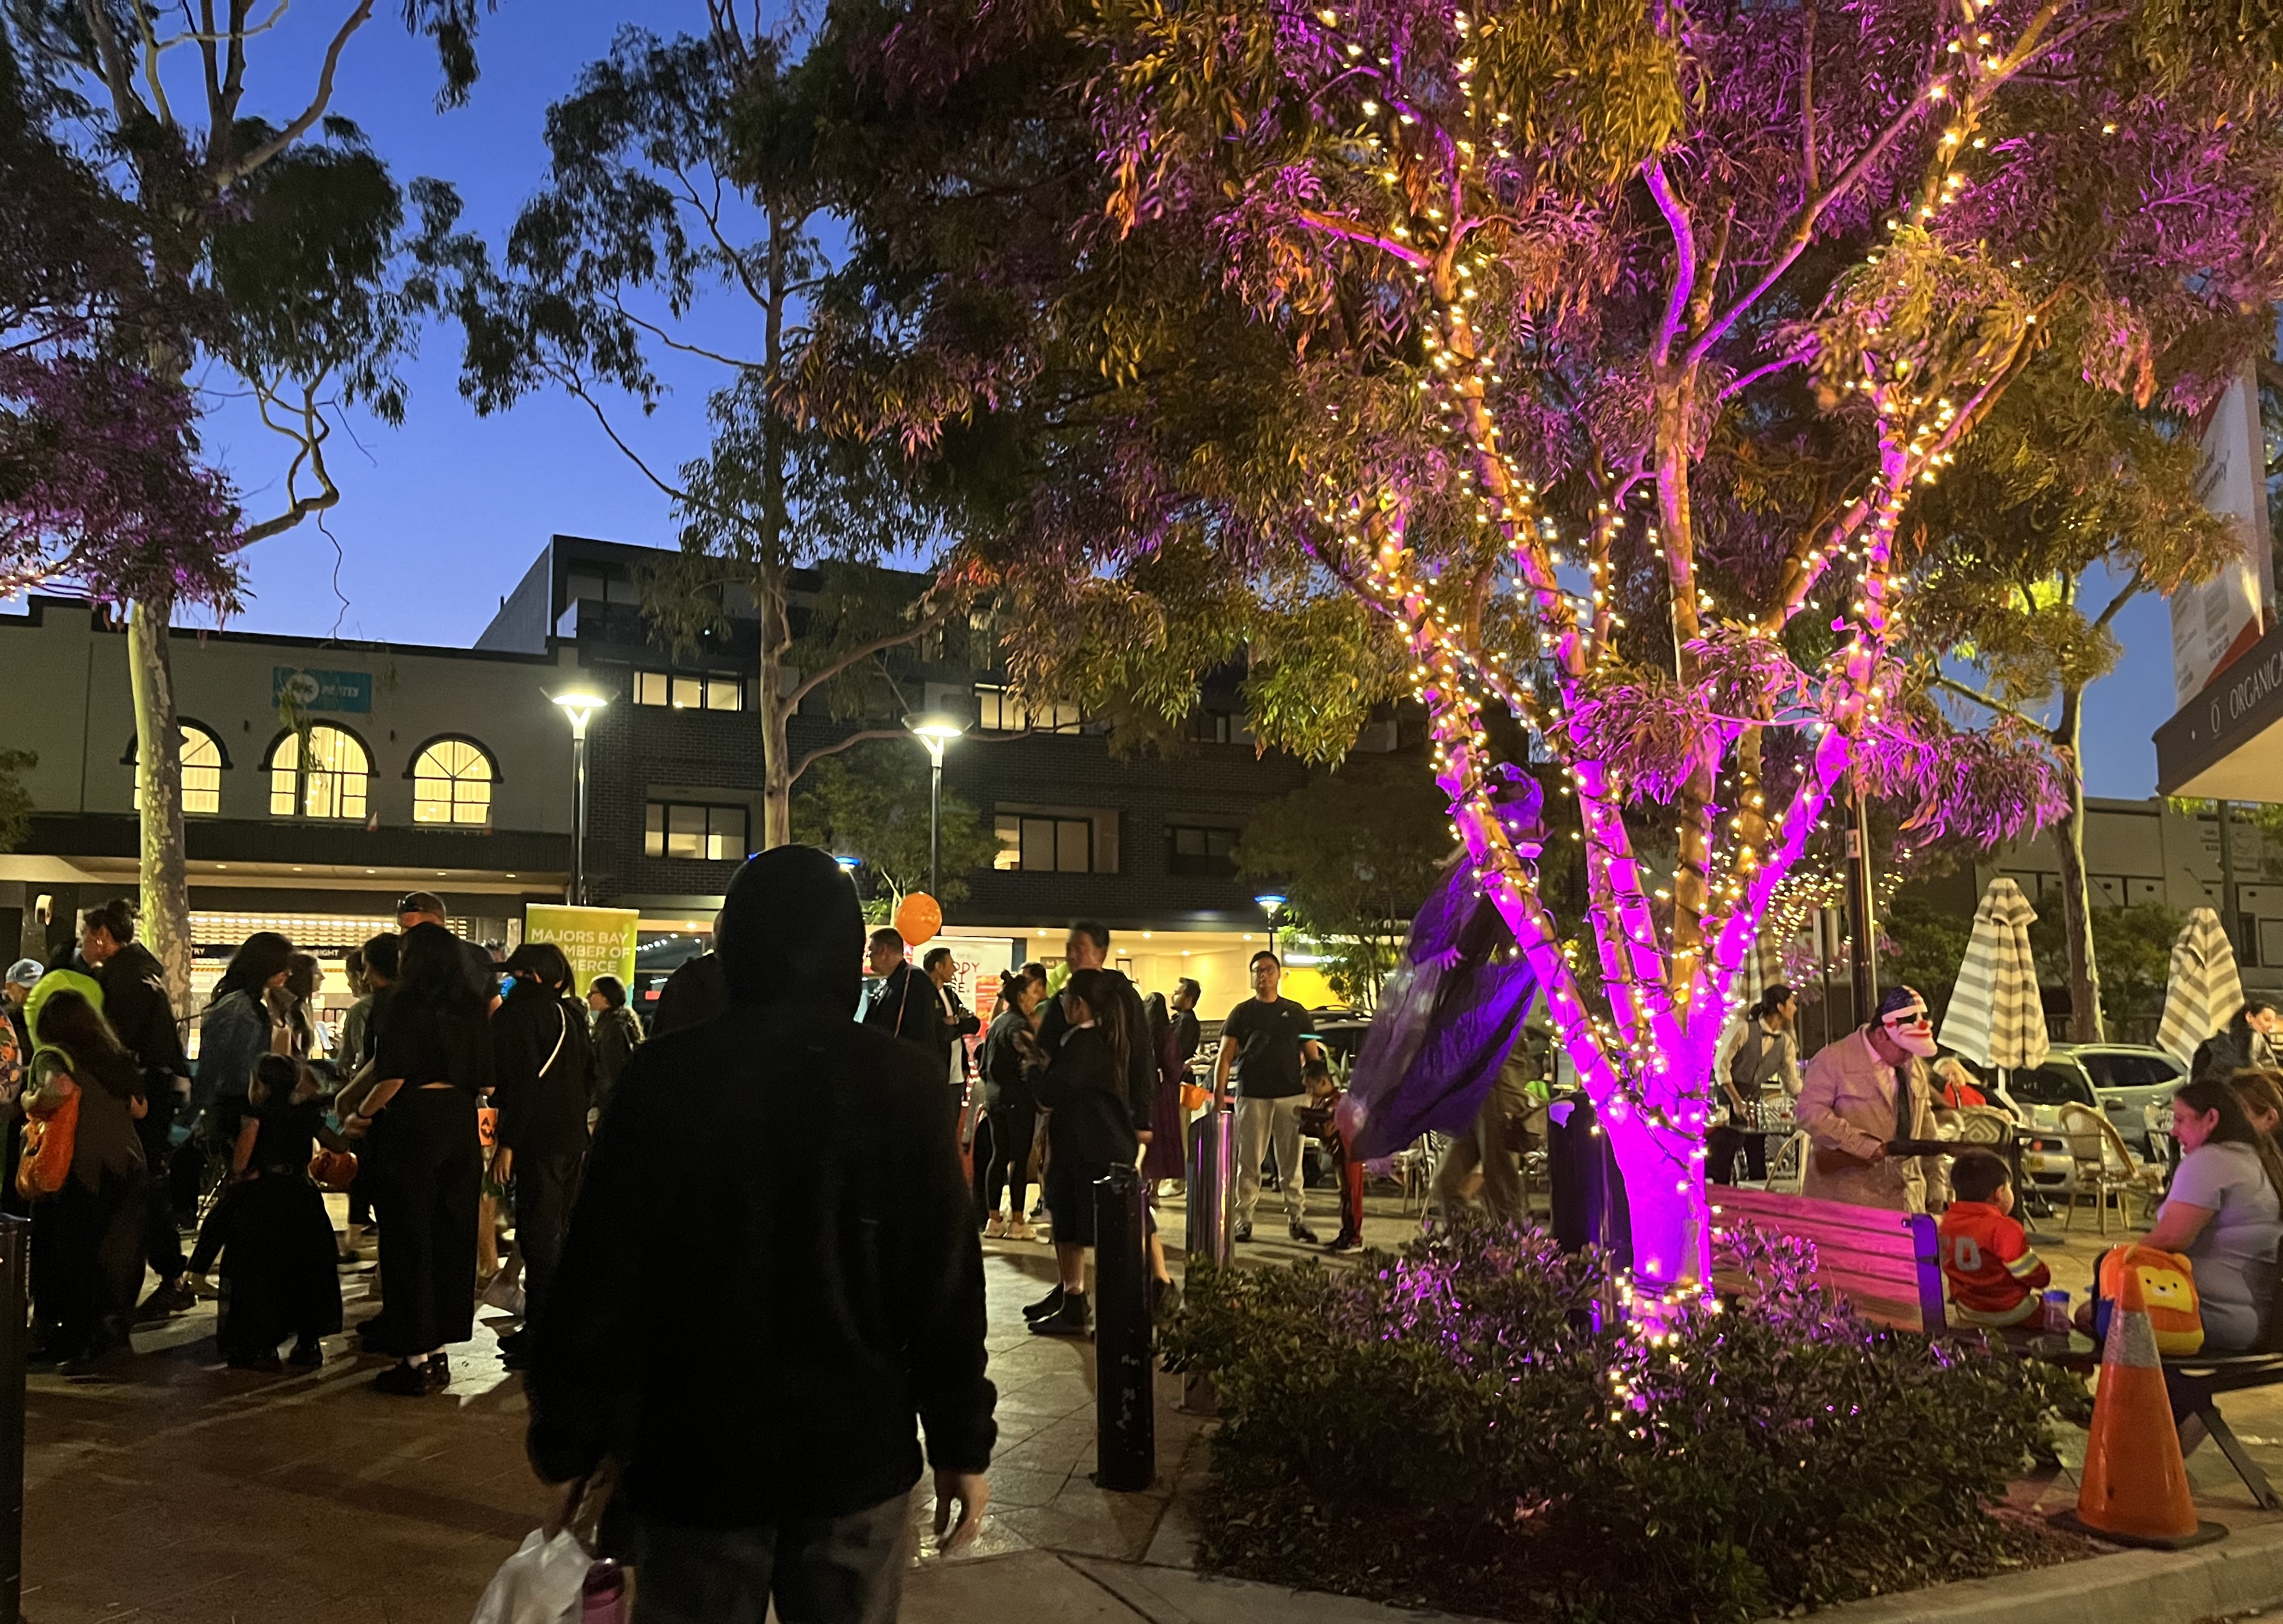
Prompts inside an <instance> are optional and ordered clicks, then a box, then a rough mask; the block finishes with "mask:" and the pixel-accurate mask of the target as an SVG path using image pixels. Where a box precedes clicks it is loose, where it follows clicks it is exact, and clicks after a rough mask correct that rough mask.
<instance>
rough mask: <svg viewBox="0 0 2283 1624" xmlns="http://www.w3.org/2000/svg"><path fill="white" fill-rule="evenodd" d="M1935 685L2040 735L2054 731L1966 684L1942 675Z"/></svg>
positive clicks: (2024, 712)
mask: <svg viewBox="0 0 2283 1624" xmlns="http://www.w3.org/2000/svg"><path fill="white" fill-rule="evenodd" d="M1934 685H1935V686H1936V687H1937V688H1941V689H1944V690H1946V691H1949V692H1951V693H1954V694H1956V695H1958V697H1959V698H1960V699H1971V700H1973V701H1974V702H1975V704H1976V705H1979V706H1981V707H1983V708H1984V709H1985V710H1991V711H1995V712H1997V713H1998V714H1999V715H2001V716H2011V717H2012V718H2013V719H2014V721H2016V722H2024V723H2026V724H2028V725H2029V726H2030V727H2033V728H2035V729H2037V730H2038V732H2040V733H2045V732H2050V731H2052V730H2051V729H2050V728H2049V727H2047V726H2046V724H2045V722H2041V721H2039V720H2038V718H2037V717H2035V716H2032V715H2031V714H2030V713H2029V712H2027V711H2025V710H2023V709H2022V708H2021V707H2019V706H2014V705H2008V704H2006V701H2005V700H2003V699H1991V697H1990V696H1989V695H1988V694H1986V693H1983V691H1981V690H1980V689H1978V688H1969V687H1967V685H1966V684H1965V683H1960V682H1954V681H1952V679H1951V678H1949V677H1947V676H1943V675H1936V677H1935V679H1934Z"/></svg>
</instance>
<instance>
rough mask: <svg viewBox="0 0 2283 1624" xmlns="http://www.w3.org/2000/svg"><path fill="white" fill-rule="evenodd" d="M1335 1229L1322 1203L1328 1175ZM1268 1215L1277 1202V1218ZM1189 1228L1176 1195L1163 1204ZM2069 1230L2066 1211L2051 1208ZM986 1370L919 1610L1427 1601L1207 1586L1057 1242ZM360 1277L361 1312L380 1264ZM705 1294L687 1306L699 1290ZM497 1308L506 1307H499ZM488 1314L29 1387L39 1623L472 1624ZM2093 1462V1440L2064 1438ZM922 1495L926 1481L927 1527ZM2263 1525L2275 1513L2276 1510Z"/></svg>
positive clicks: (488, 1457)
mask: <svg viewBox="0 0 2283 1624" xmlns="http://www.w3.org/2000/svg"><path fill="white" fill-rule="evenodd" d="M1312 1193H1313V1192H1312ZM1274 1199H1275V1198H1274V1194H1273V1193H1271V1194H1270V1195H1269V1196H1268V1197H1267V1198H1266V1199H1265V1200H1264V1202H1263V1207H1262V1213H1261V1222H1260V1223H1259V1226H1258V1228H1259V1233H1260V1234H1261V1236H1262V1237H1263V1239H1262V1240H1261V1241H1260V1242H1259V1243H1258V1244H1256V1245H1251V1246H1247V1247H1245V1248H1243V1253H1242V1255H1243V1257H1244V1258H1245V1259H1246V1260H1247V1261H1257V1262H1262V1263H1267V1262H1288V1261H1294V1260H1297V1259H1298V1258H1300V1257H1303V1256H1307V1255H1313V1254H1315V1249H1312V1248H1307V1247H1304V1246H1300V1245H1295V1244H1293V1243H1290V1242H1289V1241H1287V1240H1285V1239H1284V1238H1283V1231H1284V1225H1283V1222H1282V1213H1281V1211H1274V1209H1273V1207H1272V1204H1273V1203H1274ZM1313 1203H1314V1205H1315V1206H1317V1208H1318V1212H1317V1214H1316V1216H1317V1218H1318V1220H1319V1227H1320V1228H1321V1230H1322V1231H1323V1233H1325V1234H1326V1235H1327V1236H1329V1233H1330V1231H1331V1229H1332V1227H1333V1226H1332V1225H1331V1223H1330V1222H1328V1221H1327V1220H1328V1218H1329V1202H1328V1200H1326V1199H1325V1198H1323V1197H1322V1196H1321V1193H1313ZM1272 1214H1273V1216H1272ZM1161 1215H1162V1216H1163V1217H1164V1218H1165V1220H1166V1221H1167V1228H1168V1230H1169V1238H1170V1239H1172V1240H1173V1241H1174V1242H1175V1243H1176V1245H1178V1242H1179V1240H1180V1210H1179V1203H1178V1202H1177V1201H1175V1202H1170V1203H1168V1204H1167V1206H1165V1208H1163V1209H1162V1212H1161ZM2044 1227H2045V1228H2046V1229H2048V1230H2052V1231H2053V1234H2054V1235H2055V1236H2056V1237H2057V1241H2056V1244H2054V1245H2049V1246H2047V1247H2045V1248H2044V1250H2045V1253H2046V1254H2047V1255H2048V1257H2049V1258H2050V1259H2051V1261H2053V1263H2054V1265H2055V1273H2056V1276H2057V1277H2059V1278H2061V1280H2062V1281H2063V1282H2064V1283H2067V1284H2082V1282H2083V1280H2084V1277H2085V1276H2086V1275H2087V1274H2088V1273H2089V1272H2090V1267H2091V1261H2092V1255H2093V1253H2094V1252H2095V1251H2096V1250H2097V1249H2098V1247H2099V1246H2100V1245H2102V1244H2106V1243H2104V1242H2102V1241H2101V1240H2100V1238H2099V1237H2097V1236H2092V1235H2089V1234H2087V1233H2086V1231H2085V1228H2084V1222H2083V1221H2082V1219H2081V1220H2080V1222H2079V1225H2078V1230H2077V1234H2076V1235H2075V1236H2073V1237H2070V1238H2066V1239H2065V1240H2061V1239H2058V1237H2059V1226H2058V1224H2057V1223H2056V1224H2053V1225H2048V1226H2044ZM1416 1228H1417V1220H1416V1216H1415V1214H1410V1213H1407V1212H1406V1211H1405V1210H1404V1209H1403V1206H1402V1203H1401V1202H1400V1200H1399V1198H1397V1197H1395V1196H1393V1195H1392V1194H1390V1195H1388V1196H1385V1197H1381V1196H1379V1195H1376V1194H1375V1196H1374V1197H1373V1198H1372V1199H1371V1202H1370V1217H1369V1219H1368V1221H1367V1236H1368V1238H1370V1240H1371V1241H1372V1243H1373V1244H1374V1245H1386V1246H1392V1245H1398V1244H1399V1243H1400V1242H1401V1241H1402V1240H1403V1239H1404V1238H1407V1237H1408V1236H1409V1235H1411V1234H1414V1233H1415V1232H1416ZM985 1250H986V1279H987V1281H988V1284H989V1290H990V1302H991V1325H992V1338H991V1357H992V1368H991V1373H992V1376H993V1379H994V1380H995V1381H996V1382H997V1383H998V1385H999V1394H1000V1399H999V1425H1000V1444H999V1452H998V1455H997V1457H996V1459H995V1460H994V1461H993V1467H992V1474H991V1476H992V1488H993V1505H992V1511H991V1515H990V1518H989V1519H988V1520H987V1523H986V1530H985V1534H984V1536H983V1538H982V1540H981V1542H979V1544H978V1547H977V1548H976V1550H974V1551H972V1552H971V1553H967V1554H963V1555H962V1556H960V1557H958V1558H951V1559H948V1560H947V1559H943V1558H939V1557H937V1556H935V1555H934V1554H933V1553H932V1551H931V1550H929V1549H928V1548H927V1542H926V1541H924V1540H920V1541H917V1542H916V1555H915V1558H914V1564H915V1565H914V1571H913V1573H912V1576H911V1581H910V1589H909V1593H908V1599H907V1603H906V1607H905V1614H904V1616H905V1617H906V1619H907V1620H914V1621H915V1624H954V1620H975V1619H979V1618H987V1617H993V1616H1010V1617H1019V1618H1021V1619H1022V1620H1024V1624H1065V1621H1068V1624H1079V1621H1080V1620H1084V1621H1087V1624H1285V1621H1286V1620H1291V1621H1292V1624H1298V1621H1299V1620H1311V1621H1313V1624H1370V1621H1372V1620H1382V1621H1384V1620H1396V1619H1416V1618H1418V1617H1419V1616H1420V1615H1416V1614H1401V1613H1393V1612H1390V1611H1389V1610H1387V1609H1383V1608H1378V1607H1375V1606H1372V1605H1370V1604H1365V1603H1360V1602H1352V1601H1347V1600H1344V1599H1340V1598H1333V1597H1316V1596H1306V1597H1295V1596H1293V1595H1292V1594H1291V1593H1290V1592H1286V1591H1282V1590H1278V1589H1274V1588H1272V1587H1267V1586H1258V1585H1243V1584H1234V1583H1228V1582H1224V1581H1212V1580H1205V1579H1201V1578H1199V1577H1198V1576H1197V1575H1196V1574H1195V1573H1192V1572H1190V1571H1189V1569H1188V1563H1189V1550H1190V1544H1191V1539H1192V1532H1191V1525H1190V1523H1189V1520H1188V1518H1189V1513H1188V1509H1187V1505H1186V1503H1185V1496H1184V1495H1183V1494H1182V1493H1181V1492H1180V1491H1181V1490H1182V1489H1183V1487H1184V1486H1185V1483H1186V1486H1187V1487H1191V1488H1193V1487H1195V1484H1196V1480H1197V1478H1198V1477H1199V1475H1200V1474H1201V1473H1202V1471H1203V1467H1204V1425H1205V1424H1204V1422H1202V1421H1201V1420H1199V1419H1198V1418H1196V1417H1190V1416H1187V1415H1184V1414H1182V1413H1181V1411H1180V1409H1179V1407H1178V1406H1179V1402H1180V1388H1179V1384H1178V1383H1177V1382H1176V1381H1174V1380H1173V1378H1165V1377H1160V1378H1158V1383H1159V1385H1158V1405H1157V1447H1158V1477H1157V1484H1156V1486H1155V1487H1153V1488H1152V1489H1151V1490H1150V1491H1149V1493H1147V1494H1140V1495H1113V1494H1107V1493H1104V1492H1103V1491H1102V1490H1100V1489H1097V1488H1096V1487H1095V1485H1094V1483H1093V1482H1092V1480H1091V1478H1090V1475H1089V1474H1090V1473H1091V1472H1092V1470H1093V1467H1094V1442H1095V1419H1094V1372H1093V1356H1092V1348H1091V1347H1090V1346H1089V1345H1087V1344H1086V1343H1082V1342H1072V1341H1068V1340H1063V1339H1046V1338H1038V1337H1032V1336H1030V1335H1028V1334H1027V1333H1026V1332H1025V1331H1024V1330H1023V1329H1022V1320H1021V1316H1020V1314H1019V1312H1018V1309H1019V1307H1020V1305H1021V1304H1022V1303H1024V1302H1025V1301H1028V1300H1031V1299H1032V1298H1034V1297H1036V1296H1038V1295H1040V1293H1041V1292H1043V1291H1044V1290H1045V1289H1046V1287H1047V1285H1048V1284H1050V1283H1051V1280H1052V1277H1053V1263H1052V1253H1051V1250H1050V1249H1049V1248H1048V1247H1047V1246H1044V1245H1029V1244H1022V1243H1013V1242H1003V1241H992V1242H987V1243H986V1248H985ZM364 1278H366V1277H354V1276H352V1277H345V1280H346V1281H347V1283H348V1285H347V1289H348V1291H349V1293H350V1296H351V1305H350V1318H351V1320H352V1321H355V1319H357V1318H360V1317H362V1314H363V1313H364V1312H365V1311H366V1308H365V1304H364V1301H363V1285H362V1281H363V1279H364ZM696 1307H697V1305H693V1309H695V1308H696ZM481 1318H482V1319H486V1320H490V1319H496V1316H489V1315H486V1316H481ZM492 1338H493V1328H492V1326H491V1325H490V1324H483V1325H481V1328H480V1329H479V1333H478V1337H477V1339H476V1341H475V1342H473V1343H471V1344H470V1345H469V1346H468V1347H464V1348H463V1349H460V1350H456V1357H455V1359H454V1362H453V1378H454V1379H453V1383H452V1386H451V1388H450V1390H449V1392H448V1394H445V1395H443V1396H440V1397H435V1398H431V1399H427V1400H423V1401H408V1400H403V1399H396V1398H387V1397H383V1396H381V1395H378V1394H374V1393H372V1392H370V1390H369V1389H368V1388H367V1386H366V1385H365V1384H366V1383H367V1381H368V1380H369V1379H370V1377H371V1376H372V1375H373V1374H374V1373H375V1372H376V1371H377V1370H379V1369H380V1368H381V1362H380V1361H378V1360H375V1359H360V1358H357V1357H355V1356H354V1355H352V1354H351V1353H349V1352H348V1351H347V1350H348V1349H349V1348H351V1347H353V1346H354V1338H350V1337H344V1338H340V1339H335V1340H334V1341H333V1342H332V1343H331V1345H330V1347H331V1350H332V1352H333V1357H332V1358H331V1360H330V1361H329V1362H328V1363H327V1364H326V1365H325V1367H324V1368H323V1370H319V1371H316V1372H314V1373H312V1374H309V1375H307V1376H289V1377H286V1378H262V1377H257V1376H252V1375H247V1374H244V1373H241V1372H237V1371H231V1370H226V1369H224V1368H222V1366H221V1364H220V1362H219V1360H218V1358H217V1356H216V1355H215V1351H214V1310H213V1308H212V1306H211V1305H210V1304H208V1305H203V1306H201V1307H200V1308H199V1309H198V1310H196V1311H195V1312H193V1313H192V1314H191V1315H189V1316H184V1317H183V1319H180V1320H177V1321H176V1322H175V1323H173V1324H171V1325H169V1326H168V1327H166V1328H164V1329H163V1330H161V1331H155V1332H146V1333H144V1334H142V1335H140V1336H138V1337H137V1339H136V1340H137V1346H138V1347H140V1348H142V1349H144V1352H143V1353H142V1354H141V1355H139V1356H138V1357H137V1358H136V1360H135V1361H134V1362H132V1363H131V1364H130V1365H129V1366H127V1367H125V1369H124V1371H123V1373H122V1375H121V1378H119V1379H116V1380H77V1381H66V1380H64V1379H61V1378H56V1377H51V1376H42V1377H36V1378H34V1379H33V1382H32V1384H31V1393H30V1398H29V1403H28V1410H29V1447H28V1452H27V1467H26V1493H27V1511H26V1527H25V1587H26V1589H25V1616H26V1618H27V1620H30V1621H31V1624H97V1620H100V1621H102V1624H311V1621H313V1620H323V1621H324V1624H462V1621H463V1620H465V1619H466V1618H467V1617H468V1615H469V1613H470V1612H471V1609H472V1608H473V1606H474V1604H475V1601H476V1598H477V1597H478V1596H479V1594H480V1593H481V1591H482V1589H483V1586H484V1583H485V1581H487V1579H488V1578H489V1576H490V1574H491V1573H492V1571H493V1570H494V1569H495V1567H496V1566H497V1565H499V1563H500V1562H501V1561H502V1560H503V1558H505V1557H506V1556H507V1555H508V1554H509V1553H510V1551H512V1550H514V1549H515V1547H516V1545H517V1544H518V1542H520V1541H521V1539H522V1538H523V1536H524V1534H526V1533H527V1532H529V1530H530V1529H531V1528H533V1527H534V1526H536V1525H537V1523H538V1522H539V1520H540V1518H541V1515H542V1511H543V1509H544V1507H545V1505H546V1503H547V1495H546V1494H545V1492H544V1491H543V1490H542V1487H541V1486H540V1485H539V1484H538V1483H537V1482H535V1481H534V1480H533V1478H532V1476H531V1474H530V1472H529V1470H528V1469H527V1468H526V1465H525V1464H524V1458H523V1441H522V1440H523V1425H524V1402H523V1395H522V1389H521V1382H520V1378H517V1377H514V1376H510V1375H507V1374H505V1373H504V1372H503V1370H501V1368H500V1366H499V1362H498V1360H497V1358H496V1356H495V1354H494V1352H493V1341H492ZM2226 1409H2227V1413H2228V1414H2229V1415H2230V1417H2232V1419H2233V1421H2234V1423H2235V1425H2236V1428H2237V1430H2238V1432H2239V1433H2241V1434H2242V1435H2243V1437H2244V1440H2245V1441H2246V1443H2247V1444H2248V1445H2249V1446H2250V1448H2251V1449H2252V1451H2253V1452H2254V1454H2255V1455H2256V1456H2258V1457H2259V1458H2260V1460H2261V1461H2262V1462H2263V1464H2264V1465H2265V1466H2266V1468H2267V1470H2268V1471H2269V1472H2271V1473H2272V1474H2275V1475H2276V1476H2277V1477H2278V1478H2279V1480H2283V1395H2278V1394H2273V1393H2265V1394H2263V1393H2250V1394H2241V1395H2239V1396H2237V1397H2234V1398H2232V1399H2231V1400H2229V1401H2227V1403H2226ZM2063 1454H2064V1457H2065V1458H2066V1459H2069V1460H2071V1461H2073V1460H2074V1457H2075V1450H2074V1449H2072V1448H2064V1450H2063ZM2190 1466H2191V1473H2192V1476H2193V1479H2194V1480H2195V1483H2196V1486H2197V1490H2198V1494H2199V1497H2200V1498H2201V1499H2202V1500H2204V1501H2206V1502H2207V1503H2209V1506H2210V1508H2211V1514H2212V1515H2214V1516H2217V1517H2218V1518H2219V1519H2222V1520H2237V1519H2247V1520H2248V1519H2251V1503H2250V1499H2249V1496H2248V1494H2247V1493H2246V1492H2245V1491H2244V1489H2243V1488H2242V1486H2241V1485H2240V1483H2238V1482H2236V1480H2235V1479H2234V1477H2233V1474H2232V1472H2230V1471H2229V1470H2228V1467H2227V1464H2226V1463H2225V1460H2223V1459H2221V1458H2220V1456H2219V1455H2218V1452H2217V1450H2215V1449H2210V1448H2206V1449H2204V1450H2202V1451H2200V1452H2199V1454H2198V1455H2197V1456H2196V1457H2195V1458H2194V1459H2193V1461H2192V1462H2191V1463H2190ZM2018 1492H2019V1495H2021V1496H2022V1497H2023V1498H2026V1499H2035V1498H2038V1497H2040V1496H2042V1498H2043V1499H2044V1500H2045V1503H2055V1502H2057V1501H2065V1500H2070V1499H2073V1498H2074V1493H2075V1491H2074V1487H2073V1485H2072V1483H2071V1481H2070V1480H2069V1477H2068V1475H2067V1473H2066V1472H2064V1473H2063V1474H2062V1475H2061V1477H2060V1478H2058V1479H2055V1480H2050V1481H2047V1482H2044V1483H2030V1484H2024V1485H2022V1486H2020V1488H2019V1491H2018ZM929 1512H930V1508H929V1506H928V1504H927V1496H926V1491H925V1489H924V1488H923V1489H922V1490H921V1491H920V1493H919V1494H918V1495H916V1497H915V1503H914V1517H915V1522H916V1525H920V1526H923V1525H924V1523H925V1521H926V1519H928V1516H929ZM2262 1520H2264V1519H2262Z"/></svg>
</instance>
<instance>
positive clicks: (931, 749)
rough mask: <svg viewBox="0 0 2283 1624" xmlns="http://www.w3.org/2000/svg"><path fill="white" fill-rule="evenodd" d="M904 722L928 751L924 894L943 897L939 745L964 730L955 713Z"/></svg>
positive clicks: (964, 726)
mask: <svg viewBox="0 0 2283 1624" xmlns="http://www.w3.org/2000/svg"><path fill="white" fill-rule="evenodd" d="M904 725H905V726H906V727H907V728H908V729H910V730H911V735H912V737H913V738H916V739H918V740H919V741H920V743H921V744H923V745H924V746H927V753H928V894H929V895H930V896H932V897H935V898H936V899H938V900H939V901H940V900H941V899H942V896H943V747H944V746H946V745H947V744H949V743H951V741H952V740H953V739H954V738H959V737H961V736H962V734H964V733H965V732H966V731H967V724H966V723H965V722H962V721H961V720H960V719H959V718H958V717H956V716H947V715H945V714H943V713H942V712H940V711H931V712H930V713H929V714H926V715H924V716H914V717H911V718H909V719H908V720H907V721H906V722H905V723H904Z"/></svg>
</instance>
